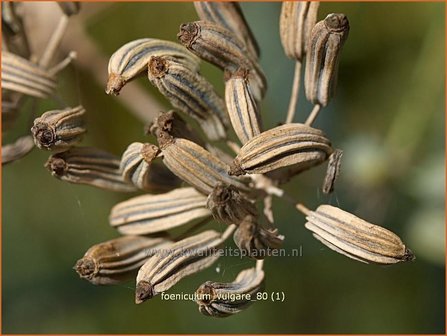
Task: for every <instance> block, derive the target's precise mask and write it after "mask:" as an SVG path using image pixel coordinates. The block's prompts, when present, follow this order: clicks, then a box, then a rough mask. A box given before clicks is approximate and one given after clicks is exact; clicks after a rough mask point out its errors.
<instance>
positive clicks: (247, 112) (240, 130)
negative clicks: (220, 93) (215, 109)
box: [225, 69, 262, 144]
mask: <svg viewBox="0 0 447 336" xmlns="http://www.w3.org/2000/svg"><path fill="white" fill-rule="evenodd" d="M248 74H249V70H246V69H239V70H238V71H236V72H234V73H232V74H230V75H229V78H228V79H227V81H226V83H225V102H226V105H227V110H228V115H229V117H230V121H231V125H232V126H233V129H234V131H235V133H236V135H237V136H238V138H239V140H240V141H241V142H242V144H245V143H246V142H247V141H248V140H250V139H251V138H253V137H254V136H256V135H258V134H260V133H261V128H262V126H261V124H262V122H261V117H260V115H259V113H258V107H257V103H256V101H255V99H254V97H253V94H252V90H251V87H250V83H249V81H248Z"/></svg>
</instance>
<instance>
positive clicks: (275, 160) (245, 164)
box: [229, 123, 333, 175]
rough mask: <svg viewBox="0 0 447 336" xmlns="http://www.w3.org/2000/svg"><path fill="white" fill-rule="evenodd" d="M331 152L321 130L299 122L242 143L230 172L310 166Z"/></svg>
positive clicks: (250, 172)
mask: <svg viewBox="0 0 447 336" xmlns="http://www.w3.org/2000/svg"><path fill="white" fill-rule="evenodd" d="M332 151H333V149H332V147H331V143H330V141H329V140H328V139H327V138H326V136H325V135H324V133H323V132H322V131H320V130H318V129H315V128H312V127H310V126H306V125H303V124H298V123H296V124H284V125H281V126H277V127H275V128H272V129H269V130H267V131H265V132H263V133H261V134H259V135H257V136H255V137H254V138H252V139H251V140H249V141H248V142H247V143H245V145H244V146H242V148H241V150H240V152H239V153H238V155H237V156H236V158H235V159H234V161H233V163H232V164H231V166H230V172H229V173H230V175H243V174H254V173H256V174H263V173H268V172H271V171H273V170H275V169H279V168H282V167H287V166H298V167H299V166H302V167H304V168H309V167H311V166H315V165H318V164H320V163H322V162H324V161H325V160H326V159H327V158H328V157H329V155H330V154H331V153H332Z"/></svg>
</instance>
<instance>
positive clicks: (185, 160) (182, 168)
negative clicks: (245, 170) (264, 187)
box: [158, 132, 249, 195]
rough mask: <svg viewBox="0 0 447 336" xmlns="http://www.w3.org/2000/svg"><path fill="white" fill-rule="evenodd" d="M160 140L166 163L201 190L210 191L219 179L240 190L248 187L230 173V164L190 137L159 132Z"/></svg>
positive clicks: (183, 178)
mask: <svg viewBox="0 0 447 336" xmlns="http://www.w3.org/2000/svg"><path fill="white" fill-rule="evenodd" d="M158 143H159V145H160V148H161V150H162V153H163V162H164V164H165V165H166V167H168V168H169V170H171V172H173V173H174V174H175V175H177V176H178V177H179V178H181V179H182V180H183V181H185V182H187V183H189V184H190V185H191V186H193V187H194V188H196V189H197V190H198V191H200V192H201V193H203V194H205V195H209V194H210V193H211V192H212V191H213V189H214V187H215V186H216V185H217V184H219V183H224V184H226V185H231V186H233V187H235V188H237V189H239V190H241V191H246V192H247V191H248V190H249V189H248V187H247V186H246V185H245V184H244V182H243V181H242V180H240V179H238V178H235V177H232V176H229V175H228V172H227V171H228V166H227V165H226V164H225V163H224V162H222V161H221V160H220V159H219V158H217V157H216V156H214V155H212V154H211V153H210V152H208V151H207V150H206V149H204V148H202V147H200V146H199V145H197V144H195V143H193V142H191V141H189V140H187V139H180V138H178V139H176V138H172V137H171V136H169V135H168V134H167V133H165V132H160V133H159V136H158Z"/></svg>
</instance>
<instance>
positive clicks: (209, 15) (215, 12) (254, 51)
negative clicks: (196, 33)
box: [194, 1, 259, 59]
mask: <svg viewBox="0 0 447 336" xmlns="http://www.w3.org/2000/svg"><path fill="white" fill-rule="evenodd" d="M194 7H195V9H196V12H197V15H198V16H199V18H200V20H202V21H209V22H214V23H216V24H218V25H220V26H222V27H224V28H225V29H227V30H229V31H231V32H233V34H234V35H236V36H237V37H238V38H239V39H240V40H241V41H243V42H244V43H245V46H246V47H247V49H248V51H249V52H250V54H251V56H252V57H253V58H254V59H257V58H258V57H259V46H258V43H257V42H256V39H255V37H254V35H253V33H252V31H251V29H250V27H249V25H248V23H247V21H246V20H245V17H244V14H243V13H242V9H241V6H240V5H239V3H237V2H212V1H195V2H194Z"/></svg>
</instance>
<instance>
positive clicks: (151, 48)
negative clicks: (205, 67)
mask: <svg viewBox="0 0 447 336" xmlns="http://www.w3.org/2000/svg"><path fill="white" fill-rule="evenodd" d="M153 56H170V57H173V58H175V59H176V60H177V62H179V63H182V64H184V65H187V66H188V67H189V68H191V69H192V70H197V69H198V67H199V59H198V58H197V57H196V56H194V55H193V54H191V53H190V52H189V51H188V50H186V49H185V47H183V46H181V45H179V44H177V43H174V42H170V41H163V40H157V39H151V38H144V39H139V40H135V41H131V42H129V43H126V44H125V45H123V46H122V47H121V48H119V49H118V50H117V51H115V52H114V53H113V55H112V56H111V57H110V60H109V67H108V72H109V79H108V82H107V88H106V93H107V94H113V95H118V94H119V92H120V90H121V88H122V87H123V86H124V85H125V84H126V83H127V82H129V81H131V80H132V79H134V78H136V77H137V76H138V75H140V74H142V73H143V72H144V71H146V69H147V64H148V63H149V60H150V58H151V57H153Z"/></svg>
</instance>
